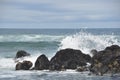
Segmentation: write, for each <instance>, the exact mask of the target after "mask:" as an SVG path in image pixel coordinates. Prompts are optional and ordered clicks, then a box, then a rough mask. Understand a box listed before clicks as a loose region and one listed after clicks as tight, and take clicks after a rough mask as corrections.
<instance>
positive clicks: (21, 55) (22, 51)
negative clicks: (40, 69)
mask: <svg viewBox="0 0 120 80" xmlns="http://www.w3.org/2000/svg"><path fill="white" fill-rule="evenodd" d="M25 56H30V54H29V53H27V52H26V51H24V50H20V51H18V52H17V54H16V57H15V58H21V57H25Z"/></svg>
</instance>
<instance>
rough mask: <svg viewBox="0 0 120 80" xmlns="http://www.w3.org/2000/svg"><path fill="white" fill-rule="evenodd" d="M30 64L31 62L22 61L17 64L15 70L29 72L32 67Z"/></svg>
mask: <svg viewBox="0 0 120 80" xmlns="http://www.w3.org/2000/svg"><path fill="white" fill-rule="evenodd" d="M32 65H33V64H32V62H31V61H23V62H18V63H17V64H16V67H15V69H16V70H29V69H30V68H31V67H32Z"/></svg>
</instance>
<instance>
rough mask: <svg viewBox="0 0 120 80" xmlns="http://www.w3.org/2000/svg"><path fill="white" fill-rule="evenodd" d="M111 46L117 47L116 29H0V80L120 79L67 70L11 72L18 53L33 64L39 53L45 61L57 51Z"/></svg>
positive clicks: (119, 41)
mask: <svg viewBox="0 0 120 80" xmlns="http://www.w3.org/2000/svg"><path fill="white" fill-rule="evenodd" d="M112 44H117V45H119V46H120V28H94V29H91V28H90V29H87V28H86V29H0V80H120V75H115V76H113V77H110V75H105V76H95V75H91V76H89V75H88V72H84V73H80V72H75V71H73V70H68V71H53V72H50V71H15V65H16V64H15V62H14V57H15V55H16V52H17V51H18V50H25V51H27V52H28V53H30V54H31V56H30V57H26V58H25V60H30V61H32V62H33V63H34V62H35V60H36V59H37V57H38V56H39V55H41V54H45V55H46V56H47V57H48V58H49V59H51V57H53V56H54V55H55V53H56V52H57V51H58V50H60V49H65V48H73V49H79V50H81V51H82V52H83V53H85V54H90V50H92V49H97V50H103V49H104V48H105V47H107V46H110V45H112Z"/></svg>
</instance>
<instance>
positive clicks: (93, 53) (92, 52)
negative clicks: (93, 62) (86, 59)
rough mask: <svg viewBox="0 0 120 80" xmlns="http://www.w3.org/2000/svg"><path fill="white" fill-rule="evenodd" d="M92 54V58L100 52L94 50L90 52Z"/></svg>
mask: <svg viewBox="0 0 120 80" xmlns="http://www.w3.org/2000/svg"><path fill="white" fill-rule="evenodd" d="M90 53H91V54H92V56H94V55H96V54H97V53H98V51H97V50H96V49H92V50H91V51H90Z"/></svg>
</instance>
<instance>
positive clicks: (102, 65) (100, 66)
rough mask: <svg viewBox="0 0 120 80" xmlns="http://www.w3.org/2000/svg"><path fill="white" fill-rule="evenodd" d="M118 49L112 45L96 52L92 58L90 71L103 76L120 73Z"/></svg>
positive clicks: (119, 49)
mask: <svg viewBox="0 0 120 80" xmlns="http://www.w3.org/2000/svg"><path fill="white" fill-rule="evenodd" d="M119 67H120V47H119V46H118V45H112V46H109V47H106V48H105V49H104V50H102V51H99V52H97V54H95V55H94V56H93V57H92V60H91V67H90V71H91V72H93V73H95V74H98V75H103V74H104V73H112V74H113V73H120V68H119Z"/></svg>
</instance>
